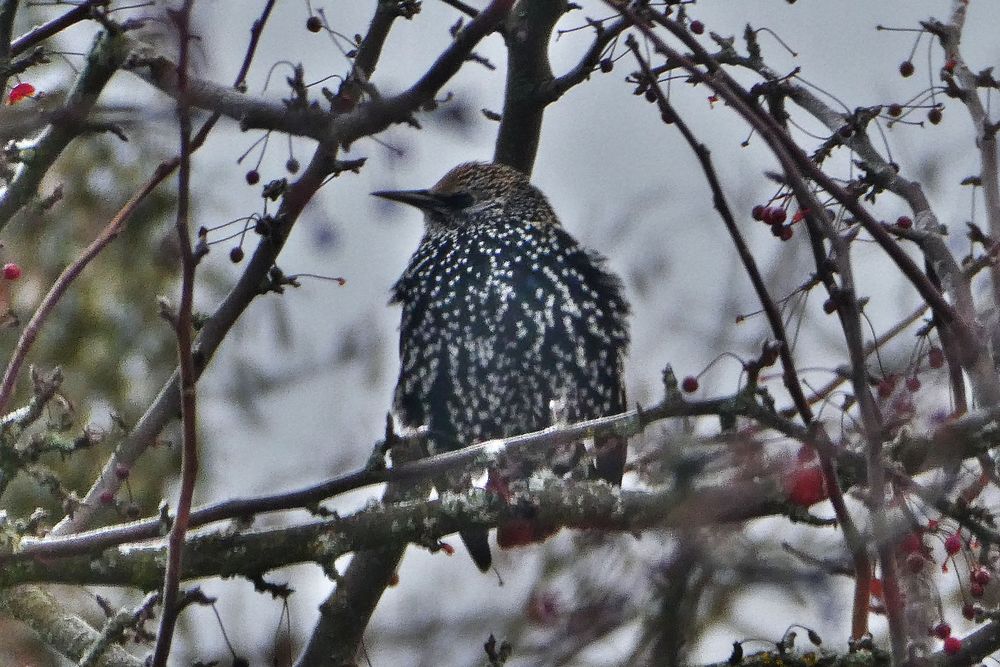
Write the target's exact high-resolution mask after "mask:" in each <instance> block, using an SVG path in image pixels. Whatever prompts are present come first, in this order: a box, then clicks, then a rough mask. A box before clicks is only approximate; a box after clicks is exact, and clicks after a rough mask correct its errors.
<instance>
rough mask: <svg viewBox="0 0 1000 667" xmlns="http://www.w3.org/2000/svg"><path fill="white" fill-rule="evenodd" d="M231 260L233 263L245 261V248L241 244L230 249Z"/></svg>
mask: <svg viewBox="0 0 1000 667" xmlns="http://www.w3.org/2000/svg"><path fill="white" fill-rule="evenodd" d="M229 261H230V262H232V263H233V264H239V263H240V262H242V261H243V248H241V247H239V246H233V248H232V250H230V251H229Z"/></svg>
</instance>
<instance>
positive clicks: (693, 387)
mask: <svg viewBox="0 0 1000 667" xmlns="http://www.w3.org/2000/svg"><path fill="white" fill-rule="evenodd" d="M681 389H683V390H684V392H685V393H688V394H693V393H694V392H696V391H698V378H696V377H694V376H693V375H688V376H687V377H686V378H684V379H683V380H681Z"/></svg>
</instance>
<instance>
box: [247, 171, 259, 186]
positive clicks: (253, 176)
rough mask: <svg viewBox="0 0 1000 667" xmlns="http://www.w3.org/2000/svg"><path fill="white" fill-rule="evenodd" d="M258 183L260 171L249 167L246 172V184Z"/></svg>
mask: <svg viewBox="0 0 1000 667" xmlns="http://www.w3.org/2000/svg"><path fill="white" fill-rule="evenodd" d="M258 183H260V172H259V171H257V170H256V169H251V170H250V171H248V172H247V184H248V185H257V184H258Z"/></svg>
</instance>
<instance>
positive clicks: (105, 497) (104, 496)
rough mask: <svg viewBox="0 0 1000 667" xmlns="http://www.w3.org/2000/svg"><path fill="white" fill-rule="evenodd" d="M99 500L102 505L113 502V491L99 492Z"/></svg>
mask: <svg viewBox="0 0 1000 667" xmlns="http://www.w3.org/2000/svg"><path fill="white" fill-rule="evenodd" d="M100 500H101V504H102V505H110V504H111V503H113V502H115V492H114V491H101V495H100Z"/></svg>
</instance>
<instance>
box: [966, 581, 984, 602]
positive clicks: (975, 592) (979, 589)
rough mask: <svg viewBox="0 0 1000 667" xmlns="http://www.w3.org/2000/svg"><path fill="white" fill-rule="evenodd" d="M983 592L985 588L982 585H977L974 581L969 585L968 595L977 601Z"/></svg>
mask: <svg viewBox="0 0 1000 667" xmlns="http://www.w3.org/2000/svg"><path fill="white" fill-rule="evenodd" d="M985 592H986V587H985V586H983V585H982V584H977V583H976V582H974V581H973V582H972V583H971V584H969V595H971V596H972V597H974V598H976V599H977V600H978V599H979V598H981V597H983V593H985Z"/></svg>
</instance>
